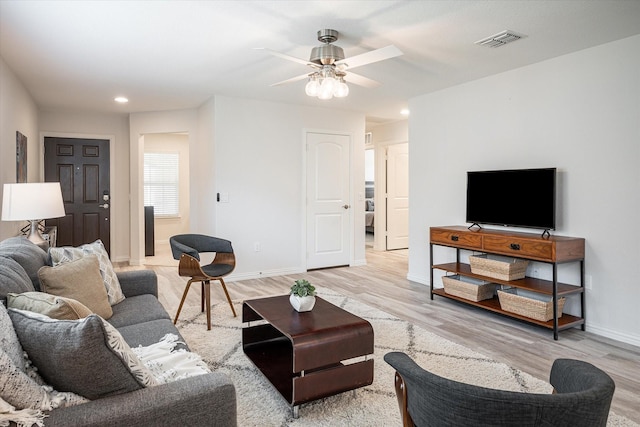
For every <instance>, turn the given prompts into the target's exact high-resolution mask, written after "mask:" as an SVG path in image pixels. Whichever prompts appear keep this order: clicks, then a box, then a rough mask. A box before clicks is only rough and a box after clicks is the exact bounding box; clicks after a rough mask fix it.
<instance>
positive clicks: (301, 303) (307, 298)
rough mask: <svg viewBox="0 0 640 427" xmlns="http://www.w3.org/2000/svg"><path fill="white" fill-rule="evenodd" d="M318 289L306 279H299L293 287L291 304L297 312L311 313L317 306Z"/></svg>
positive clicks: (290, 298)
mask: <svg viewBox="0 0 640 427" xmlns="http://www.w3.org/2000/svg"><path fill="white" fill-rule="evenodd" d="M315 295H316V288H315V287H314V286H313V285H312V284H311V283H309V281H307V280H305V279H298V280H296V281H295V283H294V284H293V286H291V296H290V297H289V302H291V305H292V306H293V308H295V309H296V311H299V312H303V311H311V309H312V308H313V306H314V305H315V304H316V297H315Z"/></svg>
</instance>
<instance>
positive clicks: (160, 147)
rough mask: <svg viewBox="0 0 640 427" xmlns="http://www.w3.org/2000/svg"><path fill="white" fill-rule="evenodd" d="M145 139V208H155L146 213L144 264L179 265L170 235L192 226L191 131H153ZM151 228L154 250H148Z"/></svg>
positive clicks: (181, 232) (182, 232)
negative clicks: (150, 214) (190, 199)
mask: <svg viewBox="0 0 640 427" xmlns="http://www.w3.org/2000/svg"><path fill="white" fill-rule="evenodd" d="M142 139H143V143H144V162H143V164H144V170H143V176H144V178H143V179H144V182H143V193H144V206H145V211H153V217H152V218H150V219H148V218H147V217H145V259H144V264H145V265H174V264H176V265H177V261H175V260H174V259H173V256H172V255H171V251H170V247H169V238H170V237H171V236H175V235H177V234H186V233H189V230H190V203H189V192H190V182H189V134H188V133H187V132H174V133H152V134H144V135H143V136H142ZM149 208H152V209H149ZM148 220H150V221H151V222H152V224H151V226H149V224H148V223H147V221H148ZM148 229H151V230H152V235H153V249H154V250H153V254H151V252H150V251H149V252H148V251H147V250H146V249H147V247H146V246H147V242H146V240H147V230H148Z"/></svg>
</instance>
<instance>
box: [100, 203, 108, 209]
mask: <svg viewBox="0 0 640 427" xmlns="http://www.w3.org/2000/svg"><path fill="white" fill-rule="evenodd" d="M98 207H99V208H102V209H109V203H105V204H104V205H98Z"/></svg>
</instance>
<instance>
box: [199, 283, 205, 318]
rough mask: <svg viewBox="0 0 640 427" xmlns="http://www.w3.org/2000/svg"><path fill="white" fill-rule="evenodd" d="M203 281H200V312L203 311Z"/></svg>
mask: <svg viewBox="0 0 640 427" xmlns="http://www.w3.org/2000/svg"><path fill="white" fill-rule="evenodd" d="M204 282H205V281H204V280H203V281H202V282H200V313H203V312H204Z"/></svg>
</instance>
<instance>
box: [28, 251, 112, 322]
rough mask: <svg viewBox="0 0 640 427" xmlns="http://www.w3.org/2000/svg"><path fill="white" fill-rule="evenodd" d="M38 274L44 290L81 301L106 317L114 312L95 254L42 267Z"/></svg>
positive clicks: (94, 311)
mask: <svg viewBox="0 0 640 427" xmlns="http://www.w3.org/2000/svg"><path fill="white" fill-rule="evenodd" d="M38 275H39V276H40V286H41V287H42V291H43V292H46V293H48V294H53V295H57V296H61V297H66V298H72V299H75V300H77V301H80V302H81V303H82V304H84V305H85V306H87V308H89V310H91V311H92V312H93V313H96V314H98V315H99V316H102V318H104V319H108V318H110V317H111V315H112V314H113V310H111V305H109V300H108V298H107V291H106V290H105V288H104V285H103V282H102V277H101V276H100V266H99V264H98V258H97V257H96V256H95V255H90V256H86V257H84V258H79V259H77V260H75V261H70V262H65V263H63V264H59V265H58V266H56V267H49V266H45V267H42V268H41V269H40V271H39V272H38Z"/></svg>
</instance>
